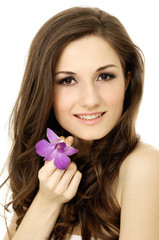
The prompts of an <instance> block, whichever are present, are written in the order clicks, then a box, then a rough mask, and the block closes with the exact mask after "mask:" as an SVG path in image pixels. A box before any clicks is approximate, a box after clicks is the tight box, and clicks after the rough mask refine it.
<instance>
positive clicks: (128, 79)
mask: <svg viewBox="0 0 159 240" xmlns="http://www.w3.org/2000/svg"><path fill="white" fill-rule="evenodd" d="M130 79H131V72H128V73H127V75H126V78H125V92H126V90H127V88H128V86H129V82H130Z"/></svg>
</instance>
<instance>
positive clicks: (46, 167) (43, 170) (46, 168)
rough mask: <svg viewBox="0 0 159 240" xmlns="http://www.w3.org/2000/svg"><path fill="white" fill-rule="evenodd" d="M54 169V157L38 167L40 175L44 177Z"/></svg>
mask: <svg viewBox="0 0 159 240" xmlns="http://www.w3.org/2000/svg"><path fill="white" fill-rule="evenodd" d="M55 170H56V167H55V165H54V159H53V160H52V161H49V162H45V164H44V166H43V167H42V168H41V169H40V171H39V174H40V175H42V176H43V177H44V178H46V177H50V176H51V175H52V174H53V173H54V171H55Z"/></svg>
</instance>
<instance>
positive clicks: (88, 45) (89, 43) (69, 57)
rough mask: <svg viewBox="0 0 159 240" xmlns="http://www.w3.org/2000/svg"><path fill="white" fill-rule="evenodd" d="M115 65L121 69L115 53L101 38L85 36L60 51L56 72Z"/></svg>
mask: <svg viewBox="0 0 159 240" xmlns="http://www.w3.org/2000/svg"><path fill="white" fill-rule="evenodd" d="M107 64H115V65H117V66H118V67H120V68H121V62H120V59H119V56H118V54H117V52H116V51H115V50H114V49H113V48H112V47H111V45H110V44H109V43H108V42H107V41H106V40H105V39H103V38H102V37H99V36H86V37H83V38H80V39H78V40H74V41H72V42H71V43H69V44H68V45H67V46H66V47H65V48H64V49H63V51H62V53H61V55H60V57H59V60H58V62H57V65H56V70H62V69H63V68H64V69H63V70H71V69H73V68H80V66H81V67H82V68H83V67H88V66H90V67H95V68H98V67H100V66H102V65H107Z"/></svg>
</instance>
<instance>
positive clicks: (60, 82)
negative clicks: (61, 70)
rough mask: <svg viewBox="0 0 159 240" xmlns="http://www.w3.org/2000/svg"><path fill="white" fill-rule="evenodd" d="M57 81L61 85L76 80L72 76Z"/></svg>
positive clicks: (72, 83) (71, 83) (72, 82)
mask: <svg viewBox="0 0 159 240" xmlns="http://www.w3.org/2000/svg"><path fill="white" fill-rule="evenodd" d="M57 83H58V84H60V85H61V84H62V85H66V86H69V85H74V84H75V83H76V80H75V79H74V78H72V77H66V78H63V79H61V80H59V81H58V82H57Z"/></svg>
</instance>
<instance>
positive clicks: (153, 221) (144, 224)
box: [119, 143, 159, 240]
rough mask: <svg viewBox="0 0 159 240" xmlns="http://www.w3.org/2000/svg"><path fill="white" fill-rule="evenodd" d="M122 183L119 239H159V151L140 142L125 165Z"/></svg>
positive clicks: (122, 166)
mask: <svg viewBox="0 0 159 240" xmlns="http://www.w3.org/2000/svg"><path fill="white" fill-rule="evenodd" d="M119 182H120V191H121V204H120V205H121V234H120V238H119V239H120V240H125V239H135V240H138V239H140V240H142V239H144V240H147V239H148V240H149V239H154V240H157V239H159V232H158V229H159V151H158V150H157V149H155V148H154V147H153V146H151V145H148V144H145V143H140V144H139V146H138V147H137V148H136V149H135V150H134V151H133V152H132V153H131V154H130V155H129V156H128V157H127V158H126V159H125V160H124V162H123V163H122V165H121V168H120V172H119Z"/></svg>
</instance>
